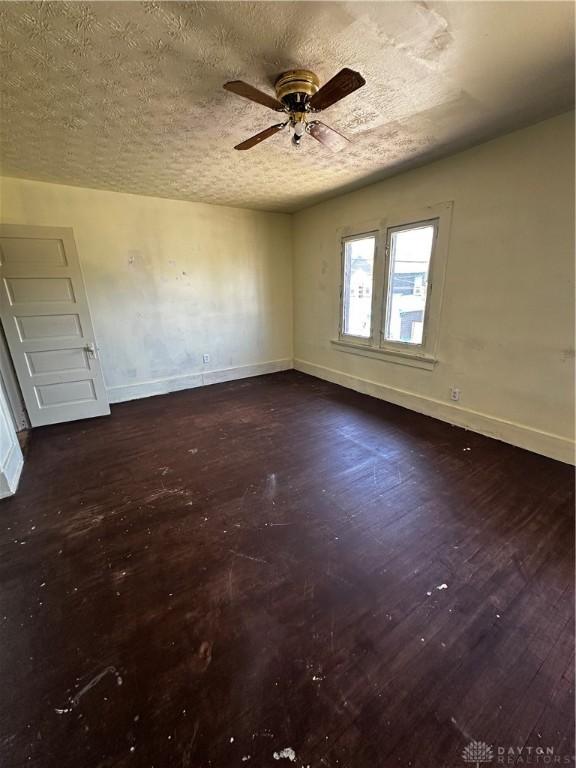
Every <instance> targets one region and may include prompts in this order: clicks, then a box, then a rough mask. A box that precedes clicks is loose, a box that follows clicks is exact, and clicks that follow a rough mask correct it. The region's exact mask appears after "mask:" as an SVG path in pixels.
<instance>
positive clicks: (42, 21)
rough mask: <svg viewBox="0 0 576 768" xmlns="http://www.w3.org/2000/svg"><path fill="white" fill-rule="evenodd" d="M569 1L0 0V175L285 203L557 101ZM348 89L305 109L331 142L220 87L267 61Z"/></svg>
mask: <svg viewBox="0 0 576 768" xmlns="http://www.w3.org/2000/svg"><path fill="white" fill-rule="evenodd" d="M573 17H574V9H573V6H572V4H571V3H562V2H559V3H557V2H542V3H540V2H533V3H514V2H511V3H508V2H500V3H490V2H487V3H461V2H453V3H426V2H391V3H386V2H383V3H363V2H357V3H355V2H352V3H331V2H325V3H310V2H297V3H296V2H295V3H285V2H270V3H269V2H261V3H259V2H236V3H234V2H233V3H229V2H213V3H200V2H188V3H185V2H181V3H159V2H114V3H110V2H94V3H76V2H35V3H28V2H18V3H16V2H1V3H0V36H1V37H0V56H1V59H0V67H1V68H0V95H1V98H2V125H1V144H0V150H1V160H2V172H3V174H4V175H7V176H17V177H24V178H32V179H38V180H43V181H52V182H59V183H63V184H72V185H79V186H85V187H95V188H100V189H107V190H115V191H122V192H131V193H135V194H141V195H154V196H159V197H168V198H177V199H183V200H195V201H202V202H207V203H217V204H224V205H233V206H241V207H249V208H261V209H265V210H275V211H286V212H290V211H294V210H298V209H300V208H302V207H305V206H307V205H310V204H312V203H315V202H317V201H319V200H321V199H324V198H326V197H329V196H333V195H334V194H337V193H339V192H341V191H345V190H348V189H350V188H353V187H357V186H361V185H362V184H365V183H367V182H370V181H375V180H377V179H380V178H383V177H384V176H386V175H389V174H391V173H394V172H397V171H398V170H400V169H403V168H405V167H409V166H411V165H415V164H418V163H422V162H424V161H426V160H429V159H432V158H435V157H439V156H442V155H445V154H448V153H450V152H453V151H455V150H456V149H459V148H463V147H465V146H469V145H471V144H473V143H476V142H478V141H481V140H483V139H486V138H489V137H491V136H494V135H496V134H498V133H501V132H503V131H507V130H511V129H513V128H515V127H519V126H521V125H525V124H527V123H530V122H534V121H536V120H539V119H543V118H545V117H548V116H550V115H552V114H555V113H558V112H561V111H564V110H566V109H569V108H570V107H571V105H572V103H573V61H572V57H571V43H572V37H573ZM343 66H350V67H352V68H354V69H357V70H359V71H360V72H361V73H362V74H363V75H364V77H365V78H366V80H367V85H366V87H364V88H362V89H361V90H359V91H357V92H356V93H355V94H353V95H352V96H350V97H348V98H347V99H345V100H344V101H342V102H341V103H340V104H338V105H335V106H333V107H331V108H330V109H329V110H326V112H324V113H323V117H322V119H323V120H324V121H325V122H327V123H328V124H330V125H333V126H334V127H335V128H337V129H338V130H340V131H341V132H343V133H345V134H346V135H347V136H348V137H349V138H350V139H352V141H353V143H352V144H351V146H350V147H349V148H348V149H347V150H345V151H344V152H341V153H339V154H337V155H334V154H332V153H331V152H330V151H329V150H328V149H326V148H325V147H323V146H321V145H319V144H317V143H316V142H315V141H314V140H313V139H311V138H309V137H306V139H305V142H303V146H302V148H301V149H300V150H294V149H293V148H292V147H291V146H290V143H289V137H288V135H287V132H285V133H280V134H277V135H276V136H275V137H273V138H272V139H270V140H268V141H267V142H265V143H263V144H261V145H259V146H258V147H257V148H255V149H253V150H251V151H250V152H236V151H235V150H234V149H233V146H234V144H236V143H238V142H239V141H241V140H243V139H245V138H247V137H249V136H250V135H252V134H254V133H257V132H258V131H260V130H262V129H264V128H266V127H267V126H268V125H271V124H273V123H274V122H277V119H278V117H277V115H276V114H275V113H274V112H272V111H270V110H267V109H266V108H264V107H261V106H258V105H256V104H251V103H249V102H247V101H245V100H242V99H240V98H238V97H235V96H234V95H232V94H229V93H227V92H225V91H224V90H222V84H223V83H224V82H225V81H226V80H232V79H243V80H246V81H247V82H249V83H252V84H253V85H255V86H257V87H260V88H262V89H263V90H268V91H270V92H273V82H274V80H275V78H276V76H277V75H278V74H279V73H280V72H282V71H283V70H286V69H289V68H293V67H306V68H309V69H312V70H314V71H315V72H317V74H318V75H319V76H320V77H321V79H322V81H325V80H327V79H329V78H330V77H331V76H332V75H333V74H334V73H335V72H337V71H338V70H339V69H340V68H341V67H343Z"/></svg>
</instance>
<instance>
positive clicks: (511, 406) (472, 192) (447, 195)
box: [293, 114, 574, 461]
mask: <svg viewBox="0 0 576 768" xmlns="http://www.w3.org/2000/svg"><path fill="white" fill-rule="evenodd" d="M573 131H574V116H573V114H565V115H561V116H559V117H556V118H553V119H551V120H548V121H546V122H543V123H539V124H537V125H534V126H532V127H530V128H527V129H524V130H521V131H517V132H515V133H511V134H509V135H507V136H504V137H502V138H499V139H497V140H495V141H491V142H489V143H486V144H483V145H481V146H478V147H476V148H474V149H471V150H468V151H466V152H463V153H460V154H458V155H454V156H452V157H450V158H447V159H445V160H441V161H439V162H436V163H433V164H430V165H428V166H425V167H422V168H420V169H418V170H414V171H411V172H408V173H405V174H402V175H399V176H397V177H394V178H391V179H388V180H386V181H383V182H381V183H378V184H375V185H372V186H369V187H365V188H363V189H361V190H358V191H356V192H353V193H350V194H347V195H343V196H340V197H338V198H335V199H333V200H330V201H328V202H325V203H322V204H320V205H317V206H315V207H313V208H309V209H307V210H304V211H302V212H300V213H298V214H296V215H295V217H294V232H293V237H294V294H295V295H294V302H295V304H294V306H295V313H294V318H295V322H294V343H295V358H296V361H295V365H296V367H297V368H299V369H300V370H303V371H307V372H309V373H312V374H314V375H316V376H320V377H322V378H326V379H329V380H332V381H336V382H338V383H340V384H343V385H345V386H348V387H352V388H354V389H358V390H361V391H365V392H368V393H370V394H373V395H375V396H377V397H382V398H383V399H385V400H390V401H392V402H396V403H399V404H401V405H405V406H407V407H409V408H413V409H414V410H417V411H421V412H423V413H428V414H431V415H433V416H437V417H438V418H441V419H444V420H446V421H450V422H452V423H456V424H460V425H463V426H467V427H470V428H471V429H475V430H477V431H480V432H483V433H485V434H491V435H493V436H496V437H499V438H501V439H503V440H507V441H509V442H511V443H514V444H517V445H520V446H523V447H526V448H529V449H531V450H534V451H537V452H541V453H544V454H547V455H550V456H554V457H556V458H559V459H562V460H564V461H572V460H573V458H574V443H573V440H574V301H573V299H574V217H573V212H574V181H573V174H574V144H573V142H574V138H573V136H574V134H573ZM449 200H452V201H454V210H453V218H452V230H451V238H450V245H449V254H448V265H447V274H446V283H445V290H444V298H443V306H442V315H441V327H440V335H439V344H438V358H439V362H438V365H437V366H436V368H435V369H434V370H433V371H426V370H421V369H416V368H409V367H406V366H402V365H398V364H394V363H390V362H384V361H382V360H374V359H369V358H366V357H360V356H357V355H353V354H347V353H346V352H343V351H340V350H338V349H336V348H334V347H333V346H332V345H331V343H330V340H331V339H333V338H335V337H336V336H337V328H338V312H339V282H340V252H339V247H338V235H337V233H338V230H339V229H340V228H342V227H351V228H358V227H360V228H361V226H362V222H364V221H370V220H371V221H373V220H374V219H383V218H385V217H387V216H393V215H395V214H397V213H398V214H404V213H408V214H409V213H410V211H411V210H417V209H419V208H422V207H424V206H428V205H432V204H435V203H439V202H442V201H449ZM451 386H455V387H459V388H460V389H461V391H462V399H461V402H460V403H458V404H452V403H451V401H450V400H449V388H450V387H451Z"/></svg>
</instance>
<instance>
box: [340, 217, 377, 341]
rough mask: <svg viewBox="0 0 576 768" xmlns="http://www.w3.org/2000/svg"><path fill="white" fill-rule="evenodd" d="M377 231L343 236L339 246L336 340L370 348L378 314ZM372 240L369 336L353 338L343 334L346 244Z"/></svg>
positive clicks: (349, 334) (348, 334)
mask: <svg viewBox="0 0 576 768" xmlns="http://www.w3.org/2000/svg"><path fill="white" fill-rule="evenodd" d="M378 235H379V232H378V230H372V231H370V232H357V233H356V234H354V235H345V236H344V237H342V239H341V246H340V262H341V263H340V318H339V322H338V338H339V339H342V340H343V341H349V342H351V343H353V344H361V345H362V346H367V347H371V346H372V344H373V342H374V338H378V337H377V336H375V334H374V326H375V324H376V323H375V320H376V316H377V313H378V304H379V302H378V300H377V299H378V297H377V296H376V291H375V287H376V280H375V277H376V265H377V263H378ZM368 237H373V238H374V263H373V268H372V306H371V311H370V335H369V336H355V335H354V334H351V333H344V308H345V305H344V292H345V287H346V244H347V243H349V242H352V241H354V240H364V239H365V238H368Z"/></svg>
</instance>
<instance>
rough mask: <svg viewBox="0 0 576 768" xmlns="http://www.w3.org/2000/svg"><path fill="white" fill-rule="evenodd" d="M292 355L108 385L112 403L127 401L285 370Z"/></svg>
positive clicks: (288, 367) (289, 364)
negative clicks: (211, 369)
mask: <svg viewBox="0 0 576 768" xmlns="http://www.w3.org/2000/svg"><path fill="white" fill-rule="evenodd" d="M292 362H293V361H292V358H285V359H282V360H269V361H268V362H265V363H254V364H253V365H239V366H236V367H234V368H221V369H220V370H215V371H206V372H202V373H187V374H183V375H181V376H169V377H168V378H165V379H154V380H153V381H139V382H138V383H137V384H120V385H118V386H115V387H107V392H108V400H109V401H110V403H124V402H126V401H127V400H138V399H140V398H142V397H152V396H153V395H165V394H167V393H168V392H177V391H178V390H181V389H192V388H193V387H204V386H207V385H209V384H219V383H220V382H223V381H234V380H235V379H246V378H248V377H249V376H262V375H263V374H265V373H276V372H277V371H286V370H289V369H291V368H292V367H293V365H292Z"/></svg>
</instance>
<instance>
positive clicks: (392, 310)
mask: <svg viewBox="0 0 576 768" xmlns="http://www.w3.org/2000/svg"><path fill="white" fill-rule="evenodd" d="M435 231H436V223H435V222H431V223H424V224H415V225H414V224H413V225H410V226H406V227H397V228H394V229H391V230H389V232H388V258H389V262H388V292H387V293H388V295H387V297H386V306H385V324H384V338H385V340H386V341H399V342H404V343H406V344H422V342H423V332H424V316H425V312H426V299H427V295H428V274H429V271H430V257H431V256H432V248H433V244H434V235H435Z"/></svg>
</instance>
